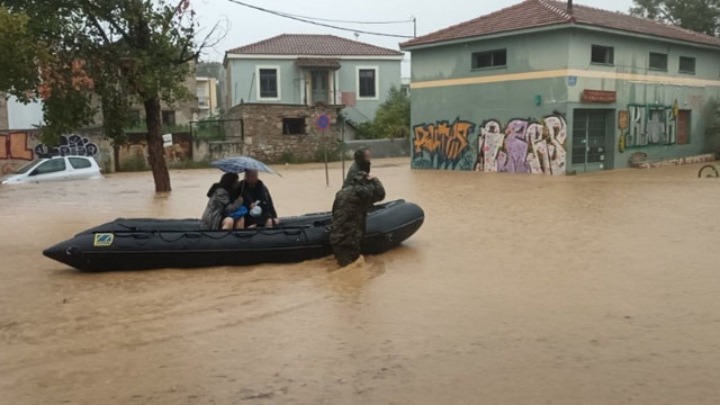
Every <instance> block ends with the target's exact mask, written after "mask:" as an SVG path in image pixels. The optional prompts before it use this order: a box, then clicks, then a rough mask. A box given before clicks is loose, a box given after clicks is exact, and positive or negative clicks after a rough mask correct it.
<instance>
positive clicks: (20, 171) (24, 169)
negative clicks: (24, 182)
mask: <svg viewBox="0 0 720 405" xmlns="http://www.w3.org/2000/svg"><path fill="white" fill-rule="evenodd" d="M36 164H38V161H37V160H35V161H33V162H30V163H28V164H26V165H23V167H21V168H19V169H17V170H15V171H14V172H13V173H15V174H23V173H27V172H29V171H30V169H32V168H33V167H35V165H36Z"/></svg>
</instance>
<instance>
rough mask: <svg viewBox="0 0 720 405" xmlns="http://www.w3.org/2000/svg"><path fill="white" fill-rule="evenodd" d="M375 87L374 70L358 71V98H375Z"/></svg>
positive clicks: (375, 72) (361, 69)
mask: <svg viewBox="0 0 720 405" xmlns="http://www.w3.org/2000/svg"><path fill="white" fill-rule="evenodd" d="M377 85H378V82H377V69H376V68H360V69H358V95H359V97H360V98H376V97H377V93H378V89H377Z"/></svg>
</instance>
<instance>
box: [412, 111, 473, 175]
mask: <svg viewBox="0 0 720 405" xmlns="http://www.w3.org/2000/svg"><path fill="white" fill-rule="evenodd" d="M474 131H475V124H473V123H472V122H469V121H462V120H460V118H457V119H456V120H455V121H454V122H453V123H450V122H448V121H437V122H436V123H434V124H420V125H416V126H415V127H413V134H414V135H413V137H414V138H413V167H415V168H418V169H419V168H437V169H456V168H460V167H459V163H461V161H462V160H463V157H464V156H465V154H466V153H467V152H468V150H469V149H470V139H469V137H470V135H472V134H473V133H474Z"/></svg>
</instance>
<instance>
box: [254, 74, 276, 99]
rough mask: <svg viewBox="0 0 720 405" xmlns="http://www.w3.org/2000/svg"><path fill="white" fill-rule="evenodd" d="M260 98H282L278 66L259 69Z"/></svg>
mask: <svg viewBox="0 0 720 405" xmlns="http://www.w3.org/2000/svg"><path fill="white" fill-rule="evenodd" d="M258 80H259V82H260V84H259V85H258V88H259V89H260V98H274V99H277V98H280V95H279V94H280V92H279V91H278V87H279V86H278V70H277V69H276V68H261V69H258Z"/></svg>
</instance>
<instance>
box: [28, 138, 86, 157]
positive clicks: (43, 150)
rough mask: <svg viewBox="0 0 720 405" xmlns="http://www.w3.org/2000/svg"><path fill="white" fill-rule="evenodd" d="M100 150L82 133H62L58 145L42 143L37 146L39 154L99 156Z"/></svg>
mask: <svg viewBox="0 0 720 405" xmlns="http://www.w3.org/2000/svg"><path fill="white" fill-rule="evenodd" d="M99 152H100V149H99V148H98V147H97V145H95V144H94V143H92V142H90V140H89V139H88V138H83V137H82V136H80V135H62V136H61V137H60V144H59V145H58V146H56V147H50V146H47V145H45V144H42V143H41V144H39V145H37V146H36V147H35V153H36V154H37V155H38V156H48V155H49V156H57V155H60V156H97V154H98V153H99Z"/></svg>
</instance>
